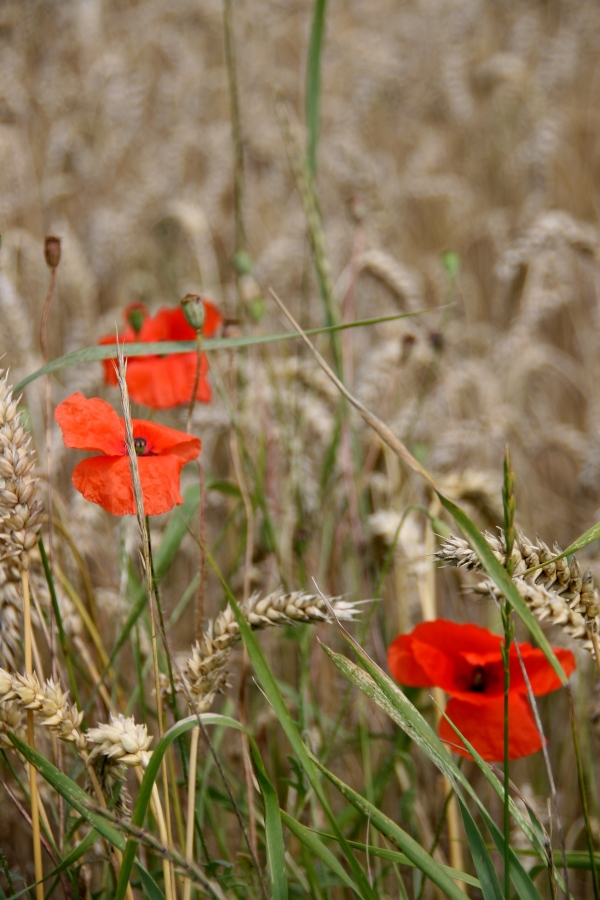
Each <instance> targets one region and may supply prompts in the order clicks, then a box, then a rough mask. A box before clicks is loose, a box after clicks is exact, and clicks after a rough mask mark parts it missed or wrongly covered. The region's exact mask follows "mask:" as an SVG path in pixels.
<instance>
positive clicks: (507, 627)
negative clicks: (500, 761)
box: [502, 601, 512, 898]
mask: <svg viewBox="0 0 600 900" xmlns="http://www.w3.org/2000/svg"><path fill="white" fill-rule="evenodd" d="M502 624H503V626H504V644H503V646H502V662H503V664H504V896H505V897H506V898H508V897H510V755H509V749H510V744H509V717H508V700H509V692H510V644H511V636H512V635H511V631H512V623H511V621H510V606H509V605H508V604H507V603H506V601H504V604H503V607H502Z"/></svg>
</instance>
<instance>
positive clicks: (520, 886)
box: [443, 713, 564, 900]
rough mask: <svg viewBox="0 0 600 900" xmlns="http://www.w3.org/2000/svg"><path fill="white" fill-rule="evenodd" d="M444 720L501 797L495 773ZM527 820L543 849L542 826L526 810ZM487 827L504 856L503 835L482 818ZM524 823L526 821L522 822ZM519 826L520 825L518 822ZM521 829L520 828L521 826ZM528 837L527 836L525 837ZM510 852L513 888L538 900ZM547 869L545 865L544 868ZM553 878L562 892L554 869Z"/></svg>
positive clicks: (528, 899)
mask: <svg viewBox="0 0 600 900" xmlns="http://www.w3.org/2000/svg"><path fill="white" fill-rule="evenodd" d="M443 716H444V718H445V719H446V721H447V722H448V724H449V725H450V727H451V728H452V729H453V731H454V732H455V733H456V734H457V735H458V737H459V738H460V740H461V741H462V742H463V743H464V745H465V747H466V748H467V750H468V751H469V753H470V754H471V756H472V757H473V759H474V761H475V763H476V765H477V767H478V768H479V770H480V772H481V773H482V774H483V776H484V778H485V779H486V781H487V782H488V783H489V784H490V785H491V787H492V788H493V789H494V790H495V791H496V793H497V794H498V796H499V797H500V796H501V792H502V794H503V793H504V786H503V785H502V784H501V783H500V780H499V779H498V777H497V776H496V773H495V772H494V771H493V770H492V768H491V767H490V766H489V765H488V763H487V762H486V761H485V760H484V759H483V757H482V756H480V754H479V753H478V752H477V750H476V749H475V747H474V746H473V745H472V744H471V743H470V741H468V740H467V738H466V737H465V736H464V735H463V734H462V733H461V732H460V731H459V730H458V728H457V727H456V725H455V724H454V722H452V720H451V719H449V718H448V716H447V715H446V713H443ZM528 813H529V818H530V820H531V824H532V828H533V832H534V834H535V836H536V839H537V841H536V843H537V846H538V847H541V848H544V835H543V832H542V826H541V824H540V822H539V820H538V819H537V818H533V819H532V813H531V810H530V809H528ZM484 819H485V821H486V824H487V827H488V829H489V832H490V834H491V835H492V840H493V841H494V843H495V845H496V847H497V848H498V850H499V852H500V853H501V855H502V856H504V848H505V840H504V834H503V832H502V830H501V829H500V828H498V826H497V825H496V823H495V822H494V821H493V820H492V819H491V817H490V816H488V817H486V816H484ZM524 821H526V820H524ZM519 825H521V823H520V822H519ZM521 827H522V826H521ZM527 836H528V835H527ZM509 852H510V877H511V881H512V883H513V886H514V888H515V890H516V892H517V894H518V896H519V897H520V898H521V900H539V893H538V891H537V888H536V887H535V885H534V884H533V880H532V878H531V876H530V875H529V874H528V872H527V870H526V869H525V867H524V866H523V865H521V862H520V860H519V858H518V857H517V855H516V854H515V852H514V851H513V850H512V848H509ZM542 855H543V856H544V858H546V853H545V852H543V854H542ZM545 868H547V865H546V866H545ZM554 875H555V878H556V880H557V882H558V884H559V885H560V887H561V888H562V889H563V890H564V879H563V877H562V875H561V874H560V873H559V872H558V870H557V869H556V870H555V872H554Z"/></svg>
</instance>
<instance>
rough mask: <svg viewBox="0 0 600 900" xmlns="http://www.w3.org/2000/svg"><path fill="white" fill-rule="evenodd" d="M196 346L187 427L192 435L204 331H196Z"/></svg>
mask: <svg viewBox="0 0 600 900" xmlns="http://www.w3.org/2000/svg"><path fill="white" fill-rule="evenodd" d="M196 344H197V351H196V352H197V356H196V372H195V375H194V386H193V388H192V396H191V397H190V405H189V406H188V414H187V422H186V426H185V430H186V431H187V433H188V434H191V433H192V416H193V414H194V407H195V406H196V394H197V393H198V385H199V383H200V369H201V366H202V329H199V330H198V331H196Z"/></svg>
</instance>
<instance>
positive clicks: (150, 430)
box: [131, 419, 202, 465]
mask: <svg viewBox="0 0 600 900" xmlns="http://www.w3.org/2000/svg"><path fill="white" fill-rule="evenodd" d="M131 424H132V426H133V436H134V438H136V437H141V438H145V440H146V447H145V448H144V452H145V454H147V456H146V455H142V456H140V457H139V459H140V461H141V460H144V459H146V458H152V457H156V456H166V455H171V456H177V457H178V459H180V460H181V461H182V465H183V464H184V463H186V462H191V461H192V460H193V459H196V457H197V456H198V454H199V453H200V451H201V449H202V441H201V440H200V439H199V438H197V437H193V436H192V435H190V434H185V433H184V432H183V431H176V430H175V429H174V428H167V426H166V425H159V424H158V423H157V422H146V421H145V420H144V419H132V420H131Z"/></svg>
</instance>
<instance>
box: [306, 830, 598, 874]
mask: <svg viewBox="0 0 600 900" xmlns="http://www.w3.org/2000/svg"><path fill="white" fill-rule="evenodd" d="M316 834H318V835H319V836H320V837H324V838H327V839H328V840H330V841H335V836H334V835H333V834H327V833H326V832H323V831H318V832H316ZM348 843H349V844H350V846H351V847H354V848H355V849H356V850H360V851H361V852H362V853H368V854H369V856H378V857H379V858H380V859H387V860H389V862H395V863H398V865H400V866H410V867H411V868H413V869H416V868H417V867H416V865H415V864H414V862H411V860H410V859H409V858H408V856H407V855H406V854H405V853H399V852H398V851H397V850H387V849H386V848H385V847H374V846H373V845H372V844H361V842H360V841H348ZM599 855H600V854H599ZM442 869H443V870H444V872H446V873H447V874H448V875H449V876H450V878H453V879H454V881H464V883H465V884H471V885H473V887H476V888H478V887H480V884H479V879H478V878H475V877H474V876H473V875H468V874H467V873H466V872H461V871H460V869H453V868H452V867H451V866H442Z"/></svg>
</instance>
